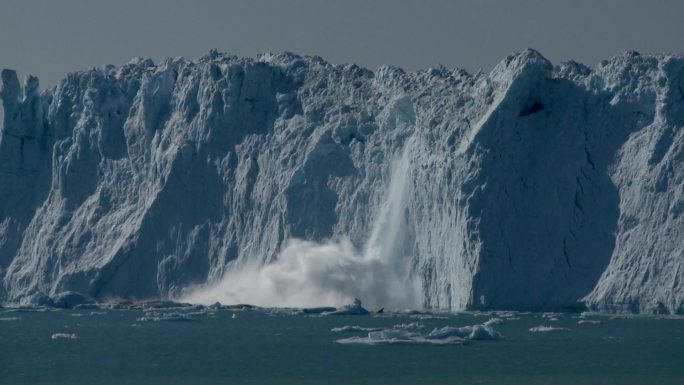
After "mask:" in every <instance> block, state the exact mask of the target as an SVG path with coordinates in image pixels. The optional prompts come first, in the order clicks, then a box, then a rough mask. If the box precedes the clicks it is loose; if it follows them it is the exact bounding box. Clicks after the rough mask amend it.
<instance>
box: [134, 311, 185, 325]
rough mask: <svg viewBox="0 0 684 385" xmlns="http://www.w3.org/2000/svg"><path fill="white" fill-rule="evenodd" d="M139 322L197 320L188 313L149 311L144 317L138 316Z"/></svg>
mask: <svg viewBox="0 0 684 385" xmlns="http://www.w3.org/2000/svg"><path fill="white" fill-rule="evenodd" d="M136 321H138V322H160V321H195V319H194V318H192V317H190V316H189V315H187V314H183V313H177V312H171V313H163V312H154V311H152V312H147V313H145V316H144V317H140V318H138V319H137V320H136Z"/></svg>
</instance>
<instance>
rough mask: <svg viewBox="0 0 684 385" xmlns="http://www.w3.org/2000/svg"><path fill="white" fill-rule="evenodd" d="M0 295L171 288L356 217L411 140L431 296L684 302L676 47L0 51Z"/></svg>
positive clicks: (369, 216) (420, 268)
mask: <svg viewBox="0 0 684 385" xmlns="http://www.w3.org/2000/svg"><path fill="white" fill-rule="evenodd" d="M0 95H1V97H2V101H3V107H4V113H5V114H4V125H3V129H2V133H1V135H0V276H2V277H3V281H2V283H3V285H2V288H1V289H0V300H3V299H4V300H5V301H16V300H18V299H20V298H22V297H24V296H26V295H29V294H32V293H36V292H45V293H47V294H50V295H55V294H57V293H60V292H62V291H65V290H74V291H78V292H82V293H84V294H87V295H89V296H92V297H95V298H98V299H106V298H112V297H123V298H132V299H142V298H155V297H168V296H173V295H176V294H177V293H178V292H179V290H180V289H182V288H184V287H187V286H190V285H194V284H198V283H201V282H205V281H212V280H217V279H219V278H221V276H223V274H224V273H225V272H226V270H227V269H230V268H231V266H234V265H236V264H239V263H240V261H247V260H251V261H254V260H258V261H263V262H268V261H271V260H272V259H273V258H275V257H276V256H277V255H278V252H279V250H280V249H281V247H282V246H283V244H284V242H285V241H286V240H288V239H291V238H302V239H307V240H324V239H338V238H340V237H349V239H350V240H351V241H352V243H354V244H355V245H357V246H360V245H362V244H363V243H364V242H366V241H367V238H368V236H369V231H370V229H371V227H372V225H373V221H374V218H376V216H377V215H378V212H379V210H380V207H381V206H382V202H381V201H382V199H383V196H386V189H387V188H388V185H389V181H388V179H389V176H390V174H391V163H392V159H395V158H396V157H397V155H398V154H400V153H401V152H402V149H403V148H404V146H405V144H406V143H408V141H409V140H410V141H411V143H412V146H411V148H410V153H409V154H408V157H409V159H410V169H409V171H408V176H409V177H408V178H407V185H406V186H405V187H406V189H407V190H406V191H407V192H406V195H407V196H406V199H405V204H404V207H403V208H402V210H404V215H403V221H405V223H404V224H403V227H404V228H405V231H404V233H403V235H402V237H401V239H400V240H399V241H398V242H399V243H398V244H397V246H396V248H397V250H400V251H397V252H401V253H403V254H406V255H409V256H410V258H411V268H412V271H413V273H414V277H415V279H418V280H420V284H421V287H422V292H423V296H424V304H425V306H427V307H437V308H457V309H461V308H508V309H557V308H562V307H564V306H572V305H574V304H575V303H576V302H577V301H578V300H582V299H583V300H585V301H586V303H587V304H588V305H589V306H590V307H592V308H594V309H598V310H604V311H635V312H639V311H642V312H643V311H648V312H650V311H658V312H684V285H683V284H682V279H683V278H684V216H682V215H681V214H682V213H683V212H684V189H683V188H684V134H682V133H683V132H684V130H683V129H682V128H683V127H684V58H682V57H676V56H645V55H639V54H636V53H627V54H625V55H622V56H619V57H616V58H613V59H611V60H609V61H605V62H602V63H600V65H599V66H598V67H597V68H596V69H594V70H592V69H589V68H587V67H584V66H582V65H580V64H577V63H572V62H571V63H565V64H561V65H559V66H555V67H554V66H553V65H552V64H551V63H549V62H548V61H547V60H546V59H544V58H543V57H542V56H540V55H539V54H538V53H536V52H534V51H531V50H527V51H525V52H522V53H520V54H517V55H512V56H510V57H508V58H506V59H505V60H504V61H502V62H501V63H500V64H499V65H497V66H496V68H495V69H494V70H493V71H492V72H491V73H490V74H482V73H479V74H476V75H470V74H468V73H466V72H464V71H460V70H457V71H448V70H446V69H444V68H437V69H431V70H428V71H420V72H414V73H407V72H404V71H402V70H400V69H397V68H392V67H385V68H381V69H379V70H378V71H377V72H375V73H373V72H370V71H368V70H365V69H362V68H359V67H357V66H354V65H347V66H336V65H331V64H329V63H326V62H325V61H323V60H321V59H320V58H317V57H313V58H312V57H299V56H296V55H292V54H279V55H264V56H261V57H258V58H256V59H244V58H237V57H233V56H226V55H222V54H219V53H216V52H211V53H209V54H208V55H206V56H205V57H203V58H201V59H199V60H198V61H194V62H193V61H186V60H183V59H169V60H166V61H164V62H162V63H160V64H154V63H153V62H152V61H150V60H134V61H132V62H131V63H129V64H127V65H124V66H121V67H114V66H108V67H103V68H98V69H93V70H91V71H84V72H77V73H73V74H71V75H69V76H68V77H67V78H66V79H65V80H64V81H62V82H61V83H60V84H59V85H58V86H57V87H55V88H51V89H49V90H46V91H43V92H42V93H39V91H38V80H37V79H35V78H33V77H29V78H28V79H27V81H26V82H25V84H24V85H23V89H22V86H21V85H20V83H19V81H18V79H17V76H16V74H15V72H13V71H9V70H5V71H3V72H2V89H1V92H0Z"/></svg>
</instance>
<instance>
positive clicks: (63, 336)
mask: <svg viewBox="0 0 684 385" xmlns="http://www.w3.org/2000/svg"><path fill="white" fill-rule="evenodd" d="M50 338H52V339H53V340H59V339H65V340H75V339H76V338H78V337H76V334H74V333H55V334H53V335H52V336H51V337H50Z"/></svg>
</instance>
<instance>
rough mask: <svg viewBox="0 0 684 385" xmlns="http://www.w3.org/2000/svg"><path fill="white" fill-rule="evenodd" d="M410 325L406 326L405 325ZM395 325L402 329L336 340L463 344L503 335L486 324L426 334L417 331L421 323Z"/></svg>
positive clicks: (366, 342)
mask: <svg viewBox="0 0 684 385" xmlns="http://www.w3.org/2000/svg"><path fill="white" fill-rule="evenodd" d="M409 325H411V326H410V327H408V328H407V326H409ZM418 325H419V324H408V325H396V326H399V327H404V329H397V328H392V329H383V330H380V331H372V332H369V333H368V336H366V337H350V338H343V339H340V340H337V341H335V342H337V343H340V344H367V345H375V344H428V345H464V344H469V343H470V341H473V340H500V339H503V335H502V334H501V333H499V332H498V331H496V330H494V328H492V327H491V326H487V325H473V326H463V327H451V326H445V327H443V328H441V329H434V330H433V331H431V332H430V333H428V334H423V333H419V332H417V331H416V329H421V327H419V326H422V325H419V326H418Z"/></svg>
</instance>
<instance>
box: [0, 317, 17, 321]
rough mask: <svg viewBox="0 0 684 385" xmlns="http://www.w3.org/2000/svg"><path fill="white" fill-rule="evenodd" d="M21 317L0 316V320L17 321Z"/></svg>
mask: <svg viewBox="0 0 684 385" xmlns="http://www.w3.org/2000/svg"><path fill="white" fill-rule="evenodd" d="M20 319H21V317H0V321H19V320H20Z"/></svg>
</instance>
